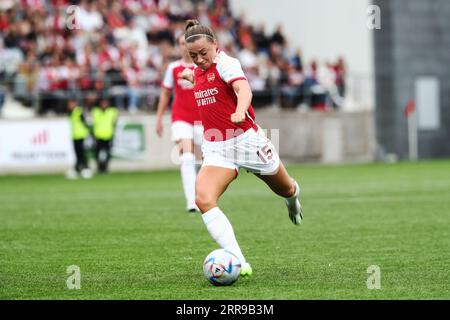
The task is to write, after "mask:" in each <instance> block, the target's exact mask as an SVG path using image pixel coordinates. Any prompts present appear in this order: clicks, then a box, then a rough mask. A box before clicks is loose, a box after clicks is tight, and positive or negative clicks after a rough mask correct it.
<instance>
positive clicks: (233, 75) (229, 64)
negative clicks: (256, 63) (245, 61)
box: [217, 52, 247, 85]
mask: <svg viewBox="0 0 450 320" xmlns="http://www.w3.org/2000/svg"><path fill="white" fill-rule="evenodd" d="M219 55H220V56H219V57H218V59H217V72H218V73H219V75H220V77H221V78H222V80H223V81H225V82H226V83H228V84H229V85H231V84H232V83H233V82H234V81H236V80H247V78H246V77H245V74H244V71H243V70H242V66H241V63H240V62H239V60H238V59H236V58H232V57H230V56H228V55H226V54H225V53H223V52H222V53H220V54H219Z"/></svg>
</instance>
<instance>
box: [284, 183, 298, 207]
mask: <svg viewBox="0 0 450 320" xmlns="http://www.w3.org/2000/svg"><path fill="white" fill-rule="evenodd" d="M294 183H295V192H294V194H293V195H292V196H291V197H289V198H285V199H286V200H287V202H288V203H289V205H293V204H295V200H297V198H298V195H299V194H300V187H299V185H298V183H297V181H295V180H294Z"/></svg>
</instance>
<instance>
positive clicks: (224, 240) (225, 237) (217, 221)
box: [202, 207, 246, 264]
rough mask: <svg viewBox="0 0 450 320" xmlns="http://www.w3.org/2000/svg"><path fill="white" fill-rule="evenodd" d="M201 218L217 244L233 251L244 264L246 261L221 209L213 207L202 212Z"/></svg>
mask: <svg viewBox="0 0 450 320" xmlns="http://www.w3.org/2000/svg"><path fill="white" fill-rule="evenodd" d="M202 218H203V222H204V223H205V225H206V228H207V229H208V231H209V234H210V235H211V236H212V237H213V239H214V240H216V242H217V244H218V245H219V246H220V247H221V248H222V249H225V250H228V251H231V252H232V253H234V254H235V255H236V256H237V257H238V258H239V260H240V261H241V264H244V263H245V262H246V261H245V257H244V255H243V254H242V252H241V248H240V247H239V244H238V243H237V240H236V237H235V236H234V231H233V227H232V226H231V223H230V221H228V219H227V217H226V216H225V215H224V214H223V212H222V210H220V209H219V207H214V208H212V209H211V210H208V211H206V212H205V213H204V214H202Z"/></svg>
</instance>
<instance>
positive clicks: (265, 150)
mask: <svg viewBox="0 0 450 320" xmlns="http://www.w3.org/2000/svg"><path fill="white" fill-rule="evenodd" d="M256 154H257V155H258V157H259V158H260V159H261V161H262V162H264V163H268V162H269V161H270V160H272V157H273V154H272V150H271V149H270V147H269V145H268V144H266V145H265V146H264V147H262V148H261V149H260V150H258V151H256Z"/></svg>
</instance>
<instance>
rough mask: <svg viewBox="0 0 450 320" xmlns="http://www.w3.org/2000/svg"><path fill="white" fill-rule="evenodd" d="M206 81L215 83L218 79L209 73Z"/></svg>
mask: <svg viewBox="0 0 450 320" xmlns="http://www.w3.org/2000/svg"><path fill="white" fill-rule="evenodd" d="M206 79H208V82H213V81H214V79H216V76H215V74H214V73H208V75H207V76H206Z"/></svg>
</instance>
